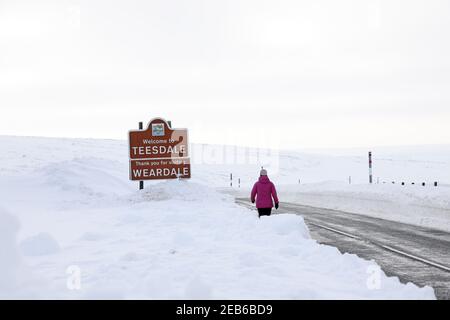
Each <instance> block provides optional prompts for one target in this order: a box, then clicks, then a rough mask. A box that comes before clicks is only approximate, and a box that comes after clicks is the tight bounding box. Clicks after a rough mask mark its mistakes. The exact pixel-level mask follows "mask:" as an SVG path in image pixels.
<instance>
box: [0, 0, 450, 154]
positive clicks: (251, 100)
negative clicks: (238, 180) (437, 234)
mask: <svg viewBox="0 0 450 320" xmlns="http://www.w3.org/2000/svg"><path fill="white" fill-rule="evenodd" d="M449 17H450V0H428V1H415V0H408V1H406V0H405V1H397V0H390V1H384V0H371V1H366V0H355V1H342V0H340V1H336V0H329V1H328V0H325V1H324V0H310V1H301V0H295V1H294V0H277V1H273V0H272V1H267V0H239V1H238V0H221V1H219V0H203V1H200V0H147V1H137V0H127V1H125V0H123V1H111V0H108V1H99V0H91V1H79V0H78V1H77V0H73V1H72V0H66V1H64V0H47V1H37V0H34V1H22V0H0V109H1V115H0V134H9V135H33V136H64V137H94V138H115V139H117V138H118V139H126V137H127V131H128V130H129V129H134V128H136V127H137V122H138V121H145V122H147V121H149V120H150V119H151V118H152V117H164V118H167V119H170V120H172V121H173V123H174V126H175V127H187V128H189V129H190V137H191V140H192V141H193V142H206V143H227V144H244V145H256V146H258V145H262V146H275V147H281V148H314V147H317V148H327V147H370V146H374V145H413V144H448V143H450V59H449V57H450V41H449V39H450V18H449Z"/></svg>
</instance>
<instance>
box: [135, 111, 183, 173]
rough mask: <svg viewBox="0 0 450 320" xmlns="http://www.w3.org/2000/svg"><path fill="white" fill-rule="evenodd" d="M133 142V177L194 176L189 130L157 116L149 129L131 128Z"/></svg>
mask: <svg viewBox="0 0 450 320" xmlns="http://www.w3.org/2000/svg"><path fill="white" fill-rule="evenodd" d="M129 143H130V179H131V180H139V181H142V180H156V179H174V178H177V177H180V178H190V177H191V165H190V159H189V148H188V131H187V129H172V128H170V127H169V125H168V123H167V121H165V120H163V119H161V118H156V119H153V120H152V121H150V123H149V125H148V127H147V129H145V130H136V131H130V133H129ZM138 160H139V161H138Z"/></svg>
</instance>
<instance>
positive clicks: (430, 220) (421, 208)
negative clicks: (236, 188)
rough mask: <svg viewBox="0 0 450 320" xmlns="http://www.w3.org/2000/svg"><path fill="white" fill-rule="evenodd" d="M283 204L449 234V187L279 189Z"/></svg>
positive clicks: (335, 185) (334, 185)
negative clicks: (311, 207)
mask: <svg viewBox="0 0 450 320" xmlns="http://www.w3.org/2000/svg"><path fill="white" fill-rule="evenodd" d="M279 189H280V190H279V192H280V193H281V194H282V197H283V201H286V202H293V203H299V204H304V205H309V206H313V207H320V208H328V209H335V210H342V211H347V212H352V213H357V214H363V215H369V216H372V217H378V218H382V219H387V220H393V221H399V222H403V223H408V224H414V225H418V226H423V227H428V228H433V229H439V230H444V231H449V232H450V187H448V186H439V187H438V188H435V187H433V186H426V187H422V186H417V185H415V186H413V185H406V186H402V185H398V184H396V185H392V184H386V185H384V184H374V185H368V184H366V185H348V184H347V185H346V184H342V183H336V182H325V183H318V184H307V185H291V186H288V185H283V186H280V187H279Z"/></svg>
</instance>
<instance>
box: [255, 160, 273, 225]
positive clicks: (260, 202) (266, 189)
mask: <svg viewBox="0 0 450 320" xmlns="http://www.w3.org/2000/svg"><path fill="white" fill-rule="evenodd" d="M272 198H273V201H272ZM251 200H252V203H255V201H256V208H257V209H258V214H259V217H260V218H261V216H270V214H271V213H272V208H273V203H274V202H275V209H278V206H279V201H278V196H277V190H276V189H275V185H274V184H273V183H272V181H270V180H269V177H268V176H267V170H265V169H262V170H261V172H260V176H259V180H258V182H256V183H255V185H254V186H253V189H252V194H251Z"/></svg>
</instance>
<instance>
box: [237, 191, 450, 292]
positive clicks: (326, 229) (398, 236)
mask: <svg viewBox="0 0 450 320" xmlns="http://www.w3.org/2000/svg"><path fill="white" fill-rule="evenodd" d="M237 202H238V203H240V204H242V205H245V206H249V205H250V203H249V202H248V200H247V199H237ZM274 212H275V213H297V214H301V215H302V216H303V217H304V219H305V222H306V223H307V225H308V227H309V229H310V232H311V236H312V237H313V238H314V239H316V240H317V241H318V242H320V243H323V244H328V245H332V246H335V247H337V248H338V249H339V250H340V251H341V252H348V253H353V254H357V255H358V256H360V257H362V258H365V259H373V260H375V261H376V262H377V263H378V264H379V265H380V266H381V267H382V269H383V270H384V271H385V273H386V274H387V275H389V276H397V277H399V278H400V280H401V281H402V282H405V283H406V282H413V283H415V284H417V285H420V286H424V285H429V286H431V287H433V288H434V289H435V292H436V296H437V297H438V299H450V272H449V271H446V270H444V269H445V268H449V267H450V233H446V232H443V231H439V230H434V229H428V228H423V227H418V226H413V225H409V224H404V223H399V222H393V221H388V220H384V219H378V218H372V217H368V216H362V215H357V214H352V213H347V212H343V211H336V210H330V209H322V208H315V207H309V206H303V205H298V204H293V203H283V204H282V207H281V208H280V210H278V211H274ZM352 236H353V237H352ZM382 246H388V247H389V248H390V249H393V250H399V251H401V252H402V253H406V254H410V255H411V256H414V257H417V258H421V259H423V260H424V261H425V262H424V261H419V260H417V259H414V258H411V257H407V256H405V255H404V254H399V253H397V252H394V251H393V250H387V249H386V248H383V247H382ZM427 262H429V263H431V264H427ZM432 264H436V265H440V266H442V267H444V268H439V267H436V266H433V265H432Z"/></svg>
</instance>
